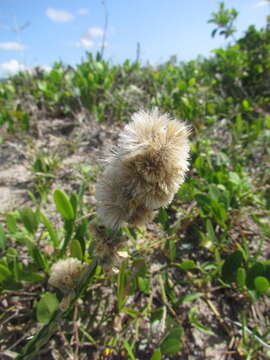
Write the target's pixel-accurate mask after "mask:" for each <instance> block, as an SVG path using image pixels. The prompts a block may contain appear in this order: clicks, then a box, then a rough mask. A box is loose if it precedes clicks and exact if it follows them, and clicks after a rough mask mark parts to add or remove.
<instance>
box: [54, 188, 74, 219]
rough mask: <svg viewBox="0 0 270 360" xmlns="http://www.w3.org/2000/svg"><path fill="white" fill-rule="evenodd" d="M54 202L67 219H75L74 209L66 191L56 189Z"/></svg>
mask: <svg viewBox="0 0 270 360" xmlns="http://www.w3.org/2000/svg"><path fill="white" fill-rule="evenodd" d="M53 198H54V202H55V205H56V208H57V210H58V211H59V213H60V214H61V215H62V216H63V218H65V219H66V220H73V219H74V211H73V207H72V205H71V202H70V201H69V199H68V197H67V195H66V193H65V192H64V191H62V190H58V189H57V190H55V191H54V193H53Z"/></svg>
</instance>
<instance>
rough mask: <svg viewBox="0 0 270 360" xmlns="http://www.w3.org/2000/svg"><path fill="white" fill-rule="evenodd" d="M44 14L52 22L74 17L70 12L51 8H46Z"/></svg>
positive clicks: (64, 20) (68, 19) (67, 20)
mask: <svg viewBox="0 0 270 360" xmlns="http://www.w3.org/2000/svg"><path fill="white" fill-rule="evenodd" d="M46 15H47V16H48V18H49V19H51V20H52V21H54V22H69V21H71V20H73V19H74V16H73V15H72V14H71V13H70V12H68V11H65V10H57V9H53V8H48V9H47V10H46Z"/></svg>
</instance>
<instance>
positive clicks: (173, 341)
mask: <svg viewBox="0 0 270 360" xmlns="http://www.w3.org/2000/svg"><path fill="white" fill-rule="evenodd" d="M182 333H183V331H182V328H181V327H180V326H178V327H176V328H174V329H172V330H171V331H170V332H169V334H168V335H167V336H166V337H165V339H164V340H163V341H162V343H161V345H160V349H161V353H162V354H169V355H173V354H177V353H178V352H179V351H180V349H181V345H182V343H181V336H182Z"/></svg>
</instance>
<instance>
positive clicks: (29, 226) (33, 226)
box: [20, 207, 39, 234]
mask: <svg viewBox="0 0 270 360" xmlns="http://www.w3.org/2000/svg"><path fill="white" fill-rule="evenodd" d="M20 216H21V219H22V222H23V225H24V226H25V228H26V230H28V231H29V232H30V233H31V234H35V232H36V231H37V228H38V223H39V219H38V216H37V215H36V214H35V213H34V212H33V210H32V209H31V208H30V207H25V208H23V209H22V210H21V211H20Z"/></svg>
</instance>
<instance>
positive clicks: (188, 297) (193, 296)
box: [180, 292, 203, 304]
mask: <svg viewBox="0 0 270 360" xmlns="http://www.w3.org/2000/svg"><path fill="white" fill-rule="evenodd" d="M202 295H203V293H200V292H194V293H191V294H187V295H184V296H182V297H181V298H180V303H181V304H183V303H185V302H189V301H193V300H196V299H198V298H199V297H201V296H202Z"/></svg>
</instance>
